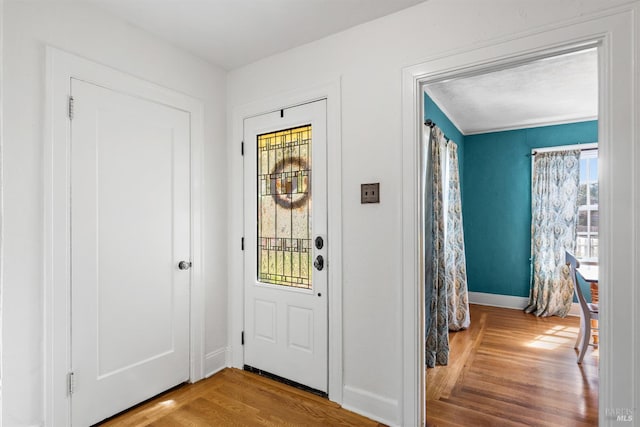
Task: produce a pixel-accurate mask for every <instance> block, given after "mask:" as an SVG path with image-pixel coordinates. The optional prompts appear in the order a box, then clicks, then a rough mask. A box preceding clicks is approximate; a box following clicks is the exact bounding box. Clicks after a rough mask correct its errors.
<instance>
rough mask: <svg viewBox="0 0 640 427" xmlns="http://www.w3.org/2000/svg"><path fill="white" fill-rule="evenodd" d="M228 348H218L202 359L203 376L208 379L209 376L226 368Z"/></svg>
mask: <svg viewBox="0 0 640 427" xmlns="http://www.w3.org/2000/svg"><path fill="white" fill-rule="evenodd" d="M228 353H229V348H228V347H223V348H219V349H218V350H215V351H212V352H211V353H207V355H206V356H205V358H204V374H205V375H204V376H205V378H209V377H210V376H211V375H213V374H215V373H217V372H219V371H221V370H223V369H224V368H226V367H227V354H228Z"/></svg>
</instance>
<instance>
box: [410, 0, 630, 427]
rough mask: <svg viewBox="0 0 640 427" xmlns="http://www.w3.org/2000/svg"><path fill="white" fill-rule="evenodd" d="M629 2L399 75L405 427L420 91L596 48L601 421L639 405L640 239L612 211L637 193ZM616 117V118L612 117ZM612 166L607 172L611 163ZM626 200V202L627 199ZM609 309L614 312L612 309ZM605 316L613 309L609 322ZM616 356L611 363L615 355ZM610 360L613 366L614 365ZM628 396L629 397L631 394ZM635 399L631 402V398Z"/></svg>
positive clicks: (416, 405) (416, 392)
mask: <svg viewBox="0 0 640 427" xmlns="http://www.w3.org/2000/svg"><path fill="white" fill-rule="evenodd" d="M637 12H638V6H637V5H628V6H624V7H621V8H619V9H616V10H607V11H604V12H601V13H596V14H592V15H588V16H582V17H580V18H579V19H576V20H573V21H569V22H560V23H556V24H554V25H552V26H549V27H546V28H543V29H535V30H531V31H530V32H526V33H523V34H517V35H510V36H508V37H505V38H503V39H494V40H491V41H489V42H483V43H481V44H476V45H473V46H472V47H470V48H469V49H468V50H463V51H456V52H451V53H449V54H443V55H441V56H439V57H438V58H434V59H432V60H429V61H427V62H424V63H420V64H416V65H413V66H410V67H407V68H405V69H403V77H402V84H403V88H402V120H403V123H402V128H403V169H404V172H403V222H402V225H403V227H402V228H403V231H402V234H403V253H405V254H409V255H408V256H405V257H404V260H403V269H402V270H403V278H402V282H403V284H402V290H403V297H402V298H403V307H404V313H403V323H402V325H403V328H402V333H403V391H402V395H403V397H402V402H403V408H402V410H403V418H402V422H403V425H421V423H422V422H423V421H424V409H425V400H424V398H423V396H424V390H425V369H424V327H423V326H424V311H423V305H424V297H423V293H422V290H423V286H421V285H420V284H421V283H422V282H421V280H420V269H419V266H420V259H419V256H418V254H419V241H418V238H417V236H419V234H420V233H419V230H420V223H419V216H418V212H419V211H418V205H417V200H418V198H417V195H418V189H417V183H418V177H419V167H418V161H417V159H418V156H417V153H418V150H419V146H420V144H419V143H420V129H421V127H422V121H423V117H424V115H423V114H422V107H423V90H422V85H423V84H424V83H425V82H432V81H435V80H442V79H443V78H455V77H456V76H459V75H465V76H468V75H469V74H470V73H477V72H479V71H485V72H486V71H490V70H497V69H503V68H505V67H508V66H511V65H514V64H521V63H522V62H523V61H528V60H531V59H536V58H541V57H544V56H551V55H554V54H557V53H558V52H562V51H566V50H572V49H576V48H581V47H585V46H595V45H597V46H598V62H599V65H598V66H599V73H598V76H599V77H598V80H599V81H598V83H599V109H598V110H599V111H598V145H599V162H600V163H599V164H602V166H603V167H602V168H601V174H600V176H599V181H600V184H599V185H600V200H609V201H610V203H604V202H602V203H601V205H600V212H601V214H600V227H601V229H602V230H608V231H607V232H605V233H602V234H601V236H600V277H601V280H602V281H603V282H606V283H615V284H616V286H615V287H604V288H603V289H601V290H600V304H601V305H602V306H603V307H604V308H603V309H602V313H601V318H600V331H601V332H600V334H601V335H600V374H601V376H600V393H599V422H600V425H613V424H614V423H615V420H616V418H615V417H611V411H612V408H614V409H613V410H615V408H627V409H628V408H637V407H638V405H637V404H635V403H634V402H637V399H638V396H640V392H638V390H640V385H639V382H637V381H635V382H634V381H633V379H634V376H633V375H630V372H632V369H631V368H630V367H631V366H633V365H634V363H635V361H637V360H638V357H637V355H638V353H640V344H639V341H637V340H636V341H634V340H630V339H629V335H628V328H625V325H633V324H636V323H637V322H636V321H634V319H637V316H636V315H634V313H636V312H637V310H634V307H637V306H638V304H637V296H638V295H640V294H638V293H636V294H635V295H636V301H634V298H630V297H629V295H633V292H632V289H631V288H632V287H633V286H632V285H633V284H634V283H637V274H636V273H635V270H634V269H633V268H632V266H634V265H637V264H638V263H637V255H635V258H634V256H633V254H637V253H638V251H637V250H634V248H635V247H636V246H637V245H638V243H640V242H639V241H638V238H637V236H633V235H632V234H629V232H628V224H632V223H637V222H638V215H637V213H636V215H635V216H634V215H633V213H632V211H631V210H630V209H623V208H620V209H614V207H615V206H626V204H627V202H628V201H629V200H630V199H629V197H631V198H632V199H633V197H635V199H634V200H636V203H637V198H638V197H637V191H636V192H635V193H634V191H633V189H631V184H632V183H633V180H630V179H629V177H630V176H632V175H633V174H632V171H633V170H634V169H633V165H634V162H635V163H637V158H638V152H637V150H636V151H635V158H634V156H630V154H629V153H631V152H634V151H633V149H632V146H633V144H636V143H637V135H636V136H635V137H634V132H633V130H634V129H637V117H634V115H633V110H632V109H630V108H629V105H632V104H633V103H634V102H635V103H636V104H637V102H638V99H639V97H640V92H638V90H637V88H636V90H635V92H634V91H630V90H629V88H630V87H634V84H633V82H637V81H638V76H637V75H633V74H632V71H633V70H634V67H633V60H632V59H633V57H634V53H635V52H636V51H637V47H636V46H634V45H633V43H632V41H633V40H635V39H636V38H637V34H638V30H637V26H636V21H635V20H634V19H633V17H634V16H635V15H636V14H637ZM614 119H615V120H614ZM614 165H615V167H613V166H614ZM630 195H632V196H630ZM613 307H615V310H614V309H613ZM612 313H615V316H613V314H612ZM614 354H615V355H616V357H615V358H614V357H613V355H614ZM614 359H615V360H616V363H615V364H614V363H613V360H614ZM634 391H635V393H634ZM634 399H635V400H634Z"/></svg>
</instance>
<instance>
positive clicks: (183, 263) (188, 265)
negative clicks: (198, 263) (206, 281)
mask: <svg viewBox="0 0 640 427" xmlns="http://www.w3.org/2000/svg"><path fill="white" fill-rule="evenodd" d="M178 268H179V269H180V270H188V269H190V268H191V262H190V261H180V262H179V263H178Z"/></svg>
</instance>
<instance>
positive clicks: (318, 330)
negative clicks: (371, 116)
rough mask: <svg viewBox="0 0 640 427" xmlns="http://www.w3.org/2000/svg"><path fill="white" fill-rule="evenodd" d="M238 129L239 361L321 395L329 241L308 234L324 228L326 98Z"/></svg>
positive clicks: (325, 354)
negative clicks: (241, 204)
mask: <svg viewBox="0 0 640 427" xmlns="http://www.w3.org/2000/svg"><path fill="white" fill-rule="evenodd" d="M244 133H245V140H244V144H245V150H244V152H245V158H244V167H245V169H244V170H245V177H244V200H245V214H244V215H245V218H244V220H245V274H244V276H245V283H244V287H245V333H244V337H245V348H244V362H245V365H248V366H250V367H252V368H256V369H259V370H261V371H265V372H268V373H270V374H274V375H277V376H279V377H282V378H286V379H287V380H290V381H293V382H296V383H299V384H301V385H304V386H307V387H310V388H313V389H316V390H319V391H321V392H325V393H326V392H327V381H328V362H327V359H328V342H327V329H328V318H327V265H326V264H327V262H326V256H327V242H326V241H325V242H324V244H323V245H317V246H316V245H315V240H314V239H315V238H316V237H318V236H321V237H322V238H323V239H325V236H326V234H327V212H326V210H327V203H326V200H327V194H326V101H317V102H313V103H310V104H305V105H302V106H298V107H292V108H287V109H285V110H283V111H277V112H274V113H270V114H265V115H261V116H258V117H253V118H250V119H247V120H246V121H245V129H244ZM318 257H322V258H324V264H325V265H324V266H322V267H321V268H316V267H314V262H315V261H316V259H318Z"/></svg>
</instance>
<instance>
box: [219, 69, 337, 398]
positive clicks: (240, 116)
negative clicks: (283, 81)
mask: <svg viewBox="0 0 640 427" xmlns="http://www.w3.org/2000/svg"><path fill="white" fill-rule="evenodd" d="M340 93H341V86H340V77H337V78H335V79H334V80H332V81H329V82H327V83H324V84H319V85H317V86H312V87H309V88H306V89H301V90H296V91H291V92H285V93H283V94H279V95H274V96H272V97H270V98H267V99H263V100H259V101H255V102H252V103H248V104H245V105H241V106H238V107H236V108H234V109H233V112H232V116H231V123H230V129H231V133H230V134H231V140H230V141H229V150H228V162H229V171H230V179H229V230H231V234H230V236H229V240H228V252H229V315H228V316H229V317H228V318H229V326H228V331H229V350H230V351H229V359H228V360H227V366H230V367H235V368H239V369H242V367H243V365H244V354H243V353H244V352H243V348H242V343H241V333H242V330H243V325H244V286H243V284H244V267H243V265H244V260H243V252H242V250H241V249H240V238H241V237H242V236H244V225H243V222H244V220H243V218H244V207H243V176H244V174H243V160H242V156H241V155H240V144H241V142H242V140H243V134H244V120H245V119H247V118H250V117H254V116H258V115H262V114H266V113H270V112H273V111H278V110H280V109H283V108H289V107H294V106H297V105H301V104H306V103H309V102H313V101H319V100H322V99H326V101H327V222H328V224H327V226H328V236H327V238H328V240H329V242H330V243H329V245H328V248H327V251H328V255H327V257H328V262H329V263H330V268H329V271H328V276H329V277H328V285H327V286H328V288H327V289H328V294H329V296H328V301H327V304H328V343H327V344H328V351H329V354H328V362H329V364H328V370H329V372H328V375H329V378H328V389H329V393H328V394H329V399H330V400H332V401H334V402H337V403H339V404H342V394H343V380H342V378H343V377H342V138H341V132H340V129H341V125H340V118H341V108H340V99H341V97H340Z"/></svg>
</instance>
